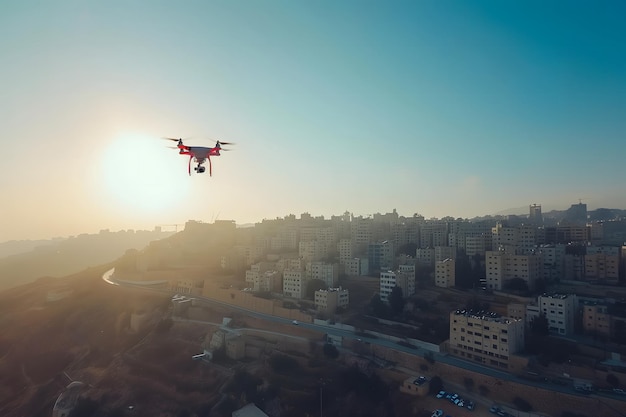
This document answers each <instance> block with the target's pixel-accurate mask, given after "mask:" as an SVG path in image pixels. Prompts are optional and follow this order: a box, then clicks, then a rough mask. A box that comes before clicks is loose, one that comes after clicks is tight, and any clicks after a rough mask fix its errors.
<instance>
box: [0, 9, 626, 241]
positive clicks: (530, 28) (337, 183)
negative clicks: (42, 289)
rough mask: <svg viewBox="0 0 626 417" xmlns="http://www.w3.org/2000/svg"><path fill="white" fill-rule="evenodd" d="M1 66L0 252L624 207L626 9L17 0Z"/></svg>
mask: <svg viewBox="0 0 626 417" xmlns="http://www.w3.org/2000/svg"><path fill="white" fill-rule="evenodd" d="M0 56H2V65H0V82H1V85H2V89H1V90H0V115H2V122H1V123H0V137H1V138H2V139H1V140H2V145H3V146H2V151H1V152H0V193H1V195H2V204H0V241H6V240H13V239H18V240H19V239H45V238H50V237H57V236H71V235H76V234H80V233H97V232H98V231H100V230H102V229H109V230H112V231H115V230H125V229H137V230H139V229H152V228H153V227H155V226H157V225H170V224H183V223H184V222H186V221H187V220H198V221H203V222H212V221H214V220H235V221H236V222H237V223H238V224H244V223H254V222H259V221H261V220H263V219H273V218H276V217H283V216H285V215H288V214H295V215H297V216H299V215H300V214H301V213H305V212H307V213H310V214H312V215H314V216H320V215H323V216H326V217H329V216H331V215H337V214H341V213H343V212H345V211H349V212H351V213H354V214H355V215H363V216H367V215H370V214H373V213H377V212H380V213H386V212H391V211H392V210H393V209H396V210H397V211H398V213H399V214H400V215H404V216H412V215H413V214H414V213H419V214H421V215H423V216H425V217H427V218H430V217H438V218H441V217H444V216H453V217H462V218H472V217H474V216H482V215H486V214H493V213H497V212H500V211H502V210H506V209H510V208H514V207H526V206H528V205H530V204H533V203H536V204H541V205H542V206H543V207H544V211H547V210H548V209H566V208H568V207H569V206H570V205H571V204H575V203H578V202H579V201H582V202H584V203H586V204H587V205H588V207H589V208H590V209H593V208H598V207H608V208H622V209H625V208H626V193H625V192H624V190H625V185H624V174H623V170H624V162H625V161H626V146H625V143H626V137H625V132H626V116H624V115H626V3H624V2H621V1H617V0H615V1H602V0H600V1H595V2H587V1H584V2H583V1H569V0H568V1H565V0H561V1H534V0H529V1H523V2H507V1H504V2H503V1H496V0H492V1H481V0H477V1H471V2H470V1H448V0H410V1H400V0H391V1H379V0H332V1H331V0H316V1H304V0H232V1H226V0H222V1H215V0H198V1H188V0H181V1H178V2H172V1H164V0H149V1H142V0H135V1H130V2H129V1H116V0H112V1H106V2H102V1H95V0H71V1H70V0H59V1H54V2H48V1H33V0H7V1H3V2H1V3H0ZM163 136H167V137H175V138H185V144H188V145H197V146H213V145H214V144H215V140H217V139H219V140H222V141H227V142H235V143H236V144H235V145H232V146H230V148H231V151H230V152H223V153H222V155H221V156H219V157H214V158H212V162H213V176H212V177H210V176H209V175H208V169H207V172H206V173H204V174H194V173H193V171H192V175H191V176H189V175H188V174H187V157H185V156H181V155H178V151H177V150H175V149H170V148H168V146H170V145H172V144H173V143H171V142H167V141H164V140H162V139H160V138H161V137H163Z"/></svg>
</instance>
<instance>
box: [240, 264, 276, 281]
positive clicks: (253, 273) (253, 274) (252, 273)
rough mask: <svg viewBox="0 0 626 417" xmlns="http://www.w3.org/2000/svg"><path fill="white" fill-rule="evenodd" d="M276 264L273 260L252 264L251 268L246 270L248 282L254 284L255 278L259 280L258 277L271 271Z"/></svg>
mask: <svg viewBox="0 0 626 417" xmlns="http://www.w3.org/2000/svg"><path fill="white" fill-rule="evenodd" d="M275 267H276V264H274V263H273V262H257V263H255V264H253V265H251V266H250V269H248V270H247V271H246V283H247V284H250V286H252V285H253V284H254V281H255V280H258V277H259V276H260V275H262V274H263V273H265V272H266V271H269V270H271V269H275Z"/></svg>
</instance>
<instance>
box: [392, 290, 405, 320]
mask: <svg viewBox="0 0 626 417" xmlns="http://www.w3.org/2000/svg"><path fill="white" fill-rule="evenodd" d="M389 307H391V312H392V314H394V315H398V314H400V313H402V310H404V295H403V293H402V287H398V286H397V285H396V286H395V287H393V289H392V290H391V294H389Z"/></svg>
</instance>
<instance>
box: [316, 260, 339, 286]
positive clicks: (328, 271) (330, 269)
mask: <svg viewBox="0 0 626 417" xmlns="http://www.w3.org/2000/svg"><path fill="white" fill-rule="evenodd" d="M310 277H311V279H319V280H320V281H324V283H325V284H326V286H327V287H335V286H337V283H338V282H339V265H337V264H329V263H326V262H321V261H317V262H311V264H310Z"/></svg>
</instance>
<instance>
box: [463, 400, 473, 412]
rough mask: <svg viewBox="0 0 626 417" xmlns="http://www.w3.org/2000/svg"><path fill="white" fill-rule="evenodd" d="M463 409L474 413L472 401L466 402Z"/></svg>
mask: <svg viewBox="0 0 626 417" xmlns="http://www.w3.org/2000/svg"><path fill="white" fill-rule="evenodd" d="M465 407H467V409H468V410H470V411H474V401H468V402H467V404H465Z"/></svg>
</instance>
